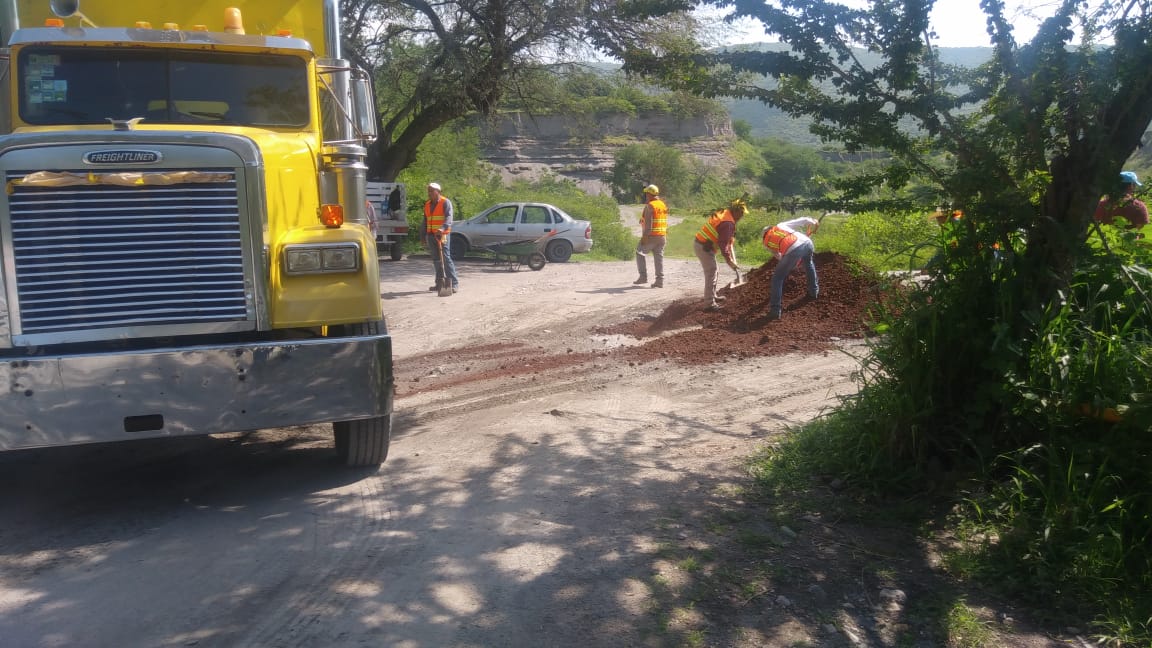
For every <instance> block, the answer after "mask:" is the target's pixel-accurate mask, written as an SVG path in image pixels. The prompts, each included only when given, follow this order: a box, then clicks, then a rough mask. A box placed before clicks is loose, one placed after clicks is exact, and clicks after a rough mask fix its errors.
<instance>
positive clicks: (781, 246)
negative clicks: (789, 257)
mask: <svg viewBox="0 0 1152 648" xmlns="http://www.w3.org/2000/svg"><path fill="white" fill-rule="evenodd" d="M795 242H796V233H795V232H789V231H788V230H785V229H781V228H779V227H769V228H768V231H766V232H764V247H766V248H768V249H769V250H772V251H773V252H776V253H779V254H780V255H783V254H784V253H785V252H787V251H788V248H790V247H792V244H793V243H795Z"/></svg>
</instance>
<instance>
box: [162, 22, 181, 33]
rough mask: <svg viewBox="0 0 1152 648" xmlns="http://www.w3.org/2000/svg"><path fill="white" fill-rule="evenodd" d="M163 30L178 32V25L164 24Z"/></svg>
mask: <svg viewBox="0 0 1152 648" xmlns="http://www.w3.org/2000/svg"><path fill="white" fill-rule="evenodd" d="M164 29H165V30H166V31H180V25H178V24H176V23H164Z"/></svg>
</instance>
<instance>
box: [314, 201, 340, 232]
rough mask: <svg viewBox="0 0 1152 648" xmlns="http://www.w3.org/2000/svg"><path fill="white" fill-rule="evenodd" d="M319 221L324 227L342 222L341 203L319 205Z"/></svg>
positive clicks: (338, 225)
mask: <svg viewBox="0 0 1152 648" xmlns="http://www.w3.org/2000/svg"><path fill="white" fill-rule="evenodd" d="M320 222H321V223H324V227H333V228H335V227H340V226H341V225H343V224H344V207H343V205H320Z"/></svg>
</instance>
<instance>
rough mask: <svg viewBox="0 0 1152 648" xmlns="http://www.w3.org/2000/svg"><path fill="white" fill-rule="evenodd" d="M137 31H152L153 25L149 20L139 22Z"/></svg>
mask: <svg viewBox="0 0 1152 648" xmlns="http://www.w3.org/2000/svg"><path fill="white" fill-rule="evenodd" d="M136 29H152V23H150V22H148V21H147V20H137V21H136Z"/></svg>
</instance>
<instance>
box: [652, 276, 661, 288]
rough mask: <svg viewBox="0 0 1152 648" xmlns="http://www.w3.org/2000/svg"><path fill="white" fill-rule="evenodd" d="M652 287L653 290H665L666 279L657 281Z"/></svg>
mask: <svg viewBox="0 0 1152 648" xmlns="http://www.w3.org/2000/svg"><path fill="white" fill-rule="evenodd" d="M652 287H653V288H663V287H664V279H662V278H661V279H657V280H656V281H653V282H652Z"/></svg>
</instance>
